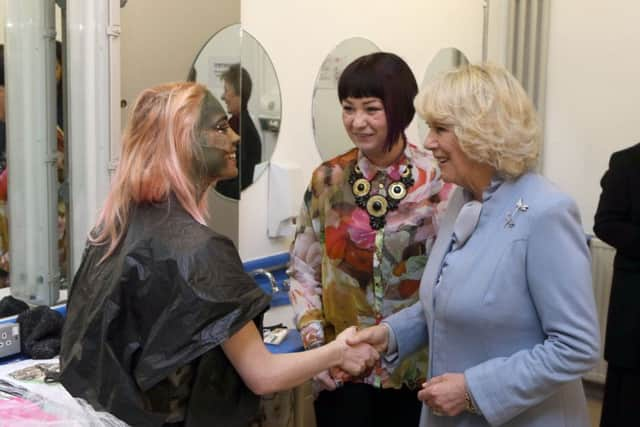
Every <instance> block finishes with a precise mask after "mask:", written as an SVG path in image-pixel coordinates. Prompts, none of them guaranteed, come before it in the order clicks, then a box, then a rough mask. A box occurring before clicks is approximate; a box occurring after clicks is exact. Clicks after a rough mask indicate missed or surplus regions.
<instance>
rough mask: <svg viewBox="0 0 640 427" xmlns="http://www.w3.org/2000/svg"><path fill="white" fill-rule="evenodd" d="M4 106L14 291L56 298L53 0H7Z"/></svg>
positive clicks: (39, 299)
mask: <svg viewBox="0 0 640 427" xmlns="http://www.w3.org/2000/svg"><path fill="white" fill-rule="evenodd" d="M6 6H7V10H6V12H7V16H6V27H5V31H6V46H5V74H6V105H7V106H8V107H7V115H6V118H7V141H8V143H7V150H8V156H7V157H8V159H7V165H8V168H9V201H8V205H9V236H10V237H9V239H10V248H11V249H10V257H11V260H10V264H11V266H10V270H11V271H10V273H11V293H12V294H13V295H14V296H15V297H16V298H19V299H22V300H25V301H27V302H30V303H33V304H52V303H54V302H55V301H56V300H57V298H58V289H59V266H58V239H57V209H56V207H57V199H58V194H57V181H56V132H55V129H56V117H55V97H56V90H55V63H56V60H55V11H54V0H7V3H6Z"/></svg>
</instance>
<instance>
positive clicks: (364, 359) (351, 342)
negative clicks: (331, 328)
mask: <svg viewBox="0 0 640 427" xmlns="http://www.w3.org/2000/svg"><path fill="white" fill-rule="evenodd" d="M388 343H389V329H388V327H387V326H386V325H385V324H379V325H376V326H372V327H370V328H366V329H362V330H359V331H358V330H357V329H356V327H355V326H351V327H349V328H347V329H345V330H344V331H342V332H341V333H340V334H339V335H338V336H337V337H336V339H335V341H333V342H332V343H331V344H330V345H333V346H336V347H338V348H339V349H340V351H341V354H342V357H341V361H340V362H339V363H338V364H337V365H335V366H334V367H332V368H330V369H328V370H326V371H322V372H320V373H319V374H317V375H316V376H314V377H313V378H314V380H315V382H316V387H317V388H319V389H320V390H317V391H318V392H319V391H322V390H335V389H336V388H338V387H341V386H342V385H343V384H344V383H345V382H346V381H351V380H352V379H354V378H357V377H361V376H367V375H368V374H369V373H370V372H371V370H372V369H373V368H374V367H375V365H376V364H377V362H378V359H379V358H380V353H384V352H386V351H387V347H388Z"/></svg>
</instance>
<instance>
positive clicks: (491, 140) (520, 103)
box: [414, 64, 540, 179]
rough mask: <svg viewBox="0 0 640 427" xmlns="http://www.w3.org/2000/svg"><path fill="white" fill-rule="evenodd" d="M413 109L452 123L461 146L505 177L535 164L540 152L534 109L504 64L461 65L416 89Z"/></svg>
mask: <svg viewBox="0 0 640 427" xmlns="http://www.w3.org/2000/svg"><path fill="white" fill-rule="evenodd" d="M414 103H415V107H416V111H417V112H418V114H420V116H421V117H422V118H424V119H425V120H426V121H427V122H428V123H431V124H433V123H438V124H441V125H445V126H451V127H452V128H453V131H454V133H455V135H456V137H457V138H458V142H459V143H460V147H461V148H462V150H463V151H464V152H465V153H466V154H467V155H468V156H469V157H470V158H472V159H474V160H476V161H478V162H482V163H486V164H489V165H491V166H492V167H494V168H495V169H496V172H497V173H498V174H499V175H501V176H503V177H504V178H506V179H515V178H517V177H519V176H520V175H522V174H523V173H525V172H527V171H529V170H532V169H533V168H535V166H536V164H537V161H538V156H539V154H540V143H539V126H538V120H537V117H536V112H535V109H534V107H533V104H532V103H531V100H530V99H529V97H528V96H527V94H526V92H525V91H524V89H523V88H522V86H521V85H520V83H518V81H517V80H516V79H515V77H513V76H512V75H511V74H510V73H509V72H508V71H507V70H505V69H504V68H502V67H498V66H494V65H487V64H483V65H464V66H462V67H460V68H457V69H455V70H453V71H449V72H447V73H445V74H443V75H441V76H440V77H439V78H437V79H436V80H434V81H432V82H431V83H429V84H428V85H427V86H426V88H425V89H423V90H421V91H420V93H419V94H418V96H417V97H416V99H415V102H414Z"/></svg>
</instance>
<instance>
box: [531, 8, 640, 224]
mask: <svg viewBox="0 0 640 427" xmlns="http://www.w3.org/2000/svg"><path fill="white" fill-rule="evenodd" d="M639 22H640V2H635V1H628V0H609V1H607V2H604V1H596V0H562V1H552V2H551V22H550V27H551V28H550V37H549V62H548V77H547V101H546V115H545V121H546V131H545V148H544V159H543V161H544V163H543V174H544V175H546V176H547V177H549V178H550V179H551V180H552V181H554V182H555V183H556V184H558V185H559V186H560V187H561V188H562V189H564V190H566V191H568V192H569V193H570V194H571V195H572V196H573V197H574V198H575V199H576V200H577V202H578V206H579V208H580V211H581V214H582V221H583V224H584V228H585V231H586V232H588V233H592V227H593V215H594V213H595V209H596V207H597V204H598V198H599V195H600V185H599V180H600V178H601V177H602V174H603V173H604V172H605V170H606V169H607V166H608V160H609V156H610V155H611V153H612V152H613V151H616V150H619V149H621V148H623V147H627V146H630V145H632V144H634V143H636V142H638V141H640V56H639V55H638V47H639V46H640V27H639V26H638V23H639ZM638 185H640V183H638Z"/></svg>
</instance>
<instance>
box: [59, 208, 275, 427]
mask: <svg viewBox="0 0 640 427" xmlns="http://www.w3.org/2000/svg"><path fill="white" fill-rule="evenodd" d="M105 250H106V248H105V247H96V246H88V247H87V249H86V250H85V253H84V256H83V260H82V264H81V265H80V268H79V270H78V272H77V274H76V275H75V277H74V281H73V287H72V289H71V292H70V296H69V302H68V306H67V319H66V322H65V327H64V331H63V337H62V348H61V353H60V361H61V382H62V384H63V385H64V386H65V387H66V389H67V390H68V391H69V392H70V393H71V394H72V395H73V396H76V397H81V398H84V399H86V400H87V401H88V402H89V403H91V404H92V405H93V406H94V407H95V408H96V409H99V410H106V411H108V412H111V413H112V414H114V415H116V416H117V417H119V418H121V419H122V420H124V421H126V422H127V423H129V424H131V425H134V426H160V425H162V424H163V423H164V422H165V420H166V416H167V414H166V413H158V412H151V411H150V410H149V408H145V406H144V404H143V399H142V395H143V393H144V392H147V391H148V390H149V389H150V388H151V387H153V386H154V385H156V384H158V383H159V382H161V381H162V380H163V379H165V378H166V377H167V375H168V374H170V373H172V372H173V371H175V370H176V368H178V367H181V366H184V365H186V364H192V366H193V368H194V374H195V379H194V381H193V383H192V385H191V391H190V397H189V401H188V403H187V412H186V420H185V424H184V425H185V426H188V427H192V426H246V425H247V424H248V422H249V420H250V419H252V418H253V417H254V416H255V414H256V412H257V409H258V404H259V399H258V397H257V396H256V395H254V394H253V393H252V392H251V391H250V390H249V389H248V388H247V387H246V386H245V385H244V383H243V381H242V379H241V378H240V377H239V375H238V374H237V373H236V371H235V370H234V369H233V366H232V365H231V363H230V362H229V360H228V359H227V358H226V356H225V354H224V352H223V351H222V348H221V346H220V344H221V343H222V342H224V341H225V340H226V339H227V338H229V337H230V336H231V335H233V334H234V333H235V332H237V331H238V330H239V329H240V328H241V327H242V326H244V325H245V324H246V323H247V322H249V321H252V320H256V319H261V314H262V313H263V312H264V311H265V310H266V309H267V308H268V305H269V302H270V297H269V296H268V295H266V294H265V293H264V292H263V291H262V290H261V289H260V288H258V286H257V285H256V283H255V282H254V281H253V279H251V278H250V277H249V276H248V275H247V274H246V273H245V272H244V270H243V267H242V262H241V261H240V257H239V255H238V252H237V251H236V249H235V247H234V245H233V243H232V242H231V241H230V240H229V239H227V238H226V237H224V236H221V235H219V234H216V233H214V232H213V231H211V230H210V229H208V228H207V227H204V226H202V225H201V224H199V223H197V222H196V221H195V220H194V219H193V218H192V217H191V216H190V215H189V214H188V213H187V212H186V211H185V210H184V209H183V208H182V207H181V206H180V205H179V204H178V203H177V201H176V199H175V197H172V198H170V199H169V200H168V201H167V202H165V203H161V204H156V205H146V206H138V207H136V208H135V209H134V210H133V213H132V218H131V221H130V225H129V228H128V231H127V234H126V238H125V240H124V241H123V243H122V244H121V245H120V246H119V248H118V249H117V250H116V253H115V254H114V255H112V256H111V257H109V259H107V260H106V261H104V262H103V263H102V264H98V261H99V260H100V258H101V257H102V255H103V254H104V252H105ZM256 363H259V361H258V360H256ZM157 398H158V396H155V399H156V401H157Z"/></svg>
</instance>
